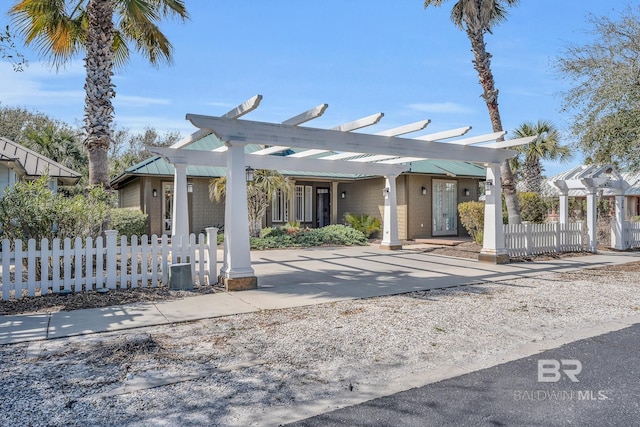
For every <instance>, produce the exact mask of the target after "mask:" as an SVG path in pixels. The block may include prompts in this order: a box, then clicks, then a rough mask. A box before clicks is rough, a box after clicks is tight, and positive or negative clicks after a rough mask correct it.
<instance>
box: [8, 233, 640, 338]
mask: <svg viewBox="0 0 640 427" xmlns="http://www.w3.org/2000/svg"><path fill="white" fill-rule="evenodd" d="M420 249H421V247H420V246H419V245H413V246H407V247H406V248H405V249H403V250H400V251H393V252H390V251H384V250H380V249H378V248H377V247H374V246H368V247H340V248H310V249H296V250H274V251H261V252H252V254H251V256H252V261H253V266H254V269H255V271H256V275H257V276H258V284H259V288H258V289H256V290H251V291H243V292H233V293H224V292H222V293H216V294H208V295H198V296H194V297H189V298H184V299H181V300H175V301H162V302H157V303H139V304H130V305H122V306H110V307H105V308H95V309H86V310H75V311H61V312H56V313H46V314H25V315H16V316H0V345H2V344H12V343H18V342H25V341H34V340H44V339H53V338H61V337H68V336H73V335H81V334H89V333H96V332H106V331H117V330H123V329H131V328H138V327H143V326H153V325H162V324H171V323H177V322H187V321H193V320H199V319H207V318H214V317H221V316H230V315H235V314H242V313H250V312H255V311H260V310H273V309H281V308H289V307H300V306H305V305H312V304H322V303H327V302H334V301H342V300H347V299H357V298H369V297H376V296H385V295H394V294H400V293H406V292H412V291H418V290H428V289H438V288H447V287H454V286H462V285H469V284H474V283H482V282H498V281H502V280H509V279H513V278H518V277H537V276H540V275H544V274H549V273H557V272H562V271H570V270H576V269H582V268H589V267H597V266H604V265H613V264H622V263H626V262H631V261H638V260H640V253H627V252H624V253H602V254H599V255H592V256H583V257H575V258H563V259H558V260H551V261H537V262H533V263H531V262H529V263H513V264H508V265H491V264H483V263H478V262H476V261H473V260H466V259H461V258H453V257H446V256H438V255H431V254H429V253H425V252H422V251H421V250H420ZM219 259H220V258H219Z"/></svg>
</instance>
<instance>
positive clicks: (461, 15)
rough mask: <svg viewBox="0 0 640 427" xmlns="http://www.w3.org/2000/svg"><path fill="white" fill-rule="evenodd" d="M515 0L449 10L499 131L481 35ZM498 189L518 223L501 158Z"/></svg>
mask: <svg viewBox="0 0 640 427" xmlns="http://www.w3.org/2000/svg"><path fill="white" fill-rule="evenodd" d="M444 2H446V0H425V2H424V7H425V9H426V8H427V7H429V6H432V5H433V6H435V7H438V6H442V4H443V3H444ZM516 3H518V0H458V1H457V2H456V3H455V4H454V5H453V9H452V10H451V20H452V21H453V23H454V24H455V25H456V26H457V27H459V28H460V29H461V30H465V31H466V33H467V37H469V40H470V41H471V50H472V51H473V56H474V60H473V61H472V62H473V68H475V70H476V71H477V72H478V77H479V78H480V85H481V86H482V89H483V91H484V92H483V94H482V97H483V98H484V100H485V102H486V104H487V109H488V110H489V118H490V120H491V126H492V127H493V131H494V132H500V131H502V120H501V119H500V110H499V109H498V89H496V87H495V81H494V78H493V72H492V71H491V54H490V53H489V52H487V44H486V43H485V41H484V35H485V34H486V33H491V28H492V27H493V26H494V25H496V24H498V23H500V22H502V21H503V20H504V19H505V18H506V14H507V12H506V6H513V5H515V4H516ZM500 176H501V178H502V189H503V191H504V197H505V202H506V204H507V211H508V213H509V223H510V224H519V223H520V208H519V206H518V198H517V196H516V183H515V180H514V178H513V173H512V171H511V168H510V166H509V161H508V160H505V161H504V162H502V164H501V165H500Z"/></svg>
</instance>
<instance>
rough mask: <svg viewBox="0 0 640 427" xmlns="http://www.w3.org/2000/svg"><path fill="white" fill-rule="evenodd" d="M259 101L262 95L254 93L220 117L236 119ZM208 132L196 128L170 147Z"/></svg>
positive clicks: (256, 105)
mask: <svg viewBox="0 0 640 427" xmlns="http://www.w3.org/2000/svg"><path fill="white" fill-rule="evenodd" d="M261 101H262V95H255V96H253V97H251V98H249V99H247V100H246V101H245V102H243V103H242V104H240V105H238V106H237V107H236V108H233V109H231V110H229V111H227V112H226V113H225V114H223V115H222V116H221V117H224V118H226V119H237V118H239V117H242V116H244V115H245V114H247V113H250V112H252V111H253V110H255V109H256V108H258V106H260V102H261ZM209 134H211V130H209V129H198V130H197V131H195V132H193V133H192V134H191V135H188V136H186V137H185V138H183V139H181V140H180V141H178V142H176V143H175V144H173V145H171V148H182V147H186V146H188V145H191V144H193V143H194V142H196V141H198V140H200V139H202V138H204V137H205V136H207V135H209ZM226 149H227V147H224V150H220V151H226Z"/></svg>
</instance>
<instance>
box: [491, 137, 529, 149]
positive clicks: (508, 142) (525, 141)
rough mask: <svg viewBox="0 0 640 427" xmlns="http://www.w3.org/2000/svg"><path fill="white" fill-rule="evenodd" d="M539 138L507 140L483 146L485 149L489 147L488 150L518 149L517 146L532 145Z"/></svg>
mask: <svg viewBox="0 0 640 427" xmlns="http://www.w3.org/2000/svg"><path fill="white" fill-rule="evenodd" d="M537 138H538V137H537V136H525V137H523V138H516V139H507V140H505V141H498V142H492V143H491V144H485V145H483V147H487V148H509V147H516V146H519V145H526V144H530V143H532V142H533V141H535V140H536V139H537Z"/></svg>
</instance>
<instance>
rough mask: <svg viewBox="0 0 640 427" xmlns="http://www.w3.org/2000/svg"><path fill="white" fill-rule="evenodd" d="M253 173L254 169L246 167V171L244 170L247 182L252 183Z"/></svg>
mask: <svg viewBox="0 0 640 427" xmlns="http://www.w3.org/2000/svg"><path fill="white" fill-rule="evenodd" d="M254 172H255V169H253V168H252V167H251V166H247V169H246V174H247V182H253V175H254Z"/></svg>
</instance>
